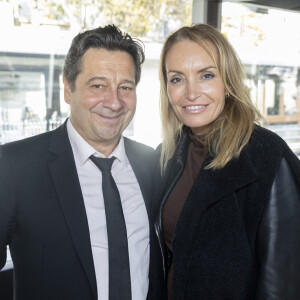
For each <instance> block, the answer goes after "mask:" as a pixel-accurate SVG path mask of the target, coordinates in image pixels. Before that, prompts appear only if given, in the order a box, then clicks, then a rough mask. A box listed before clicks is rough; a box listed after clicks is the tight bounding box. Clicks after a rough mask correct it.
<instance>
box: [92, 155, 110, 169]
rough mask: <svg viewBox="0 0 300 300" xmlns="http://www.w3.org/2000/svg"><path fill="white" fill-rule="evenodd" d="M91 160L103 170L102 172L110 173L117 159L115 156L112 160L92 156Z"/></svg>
mask: <svg viewBox="0 0 300 300" xmlns="http://www.w3.org/2000/svg"><path fill="white" fill-rule="evenodd" d="M90 159H91V161H92V162H93V163H94V164H95V165H96V166H97V167H98V168H99V169H100V170H101V172H103V171H106V172H110V170H111V166H112V164H113V162H114V160H115V157H114V156H113V157H110V158H100V157H95V156H94V155H92V156H91V157H90Z"/></svg>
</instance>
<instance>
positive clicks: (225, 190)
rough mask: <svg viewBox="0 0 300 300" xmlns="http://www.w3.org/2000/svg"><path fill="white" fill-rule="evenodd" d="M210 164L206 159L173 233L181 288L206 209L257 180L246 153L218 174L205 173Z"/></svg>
mask: <svg viewBox="0 0 300 300" xmlns="http://www.w3.org/2000/svg"><path fill="white" fill-rule="evenodd" d="M209 161H210V158H209V157H208V158H207V159H206V160H205V162H204V164H203V168H202V169H201V171H200V172H199V175H198V177H197V179H196V181H195V183H194V185H193V187H192V189H191V191H190V193H189V196H188V198H187V200H186V202H185V204H184V208H183V210H182V213H181V215H180V217H179V220H178V222H177V225H176V229H175V236H174V244H173V246H174V247H178V248H180V249H181V251H180V252H181V253H182V255H181V257H180V258H177V259H176V258H175V259H176V261H177V262H176V264H177V267H178V269H179V268H180V270H181V275H182V276H181V279H180V280H181V283H182V286H186V284H187V280H188V274H189V265H190V263H191V261H192V259H193V253H194V251H195V250H196V247H197V245H198V239H199V236H200V235H201V229H202V226H203V225H204V222H205V212H206V210H207V209H208V207H209V206H210V205H212V204H214V203H216V202H218V201H223V200H222V199H225V198H226V196H227V195H229V194H231V193H234V191H237V190H238V189H239V188H241V187H243V186H245V185H247V184H249V183H251V182H254V181H255V180H256V179H257V177H258V174H257V171H256V169H255V167H254V166H253V164H252V162H251V161H250V159H249V157H248V155H247V151H244V152H242V154H241V156H240V158H239V159H236V160H233V161H231V162H230V163H228V164H227V165H226V166H225V167H224V168H223V169H221V170H211V169H209V170H205V169H204V167H205V166H206V165H208V163H209ZM224 201H226V200H224Z"/></svg>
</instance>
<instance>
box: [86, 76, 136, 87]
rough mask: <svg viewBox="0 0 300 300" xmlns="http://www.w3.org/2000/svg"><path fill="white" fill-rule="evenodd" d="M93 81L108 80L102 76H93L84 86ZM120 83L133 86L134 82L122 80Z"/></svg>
mask: <svg viewBox="0 0 300 300" xmlns="http://www.w3.org/2000/svg"><path fill="white" fill-rule="evenodd" d="M95 80H103V81H108V79H107V78H106V77H104V76H94V77H92V78H90V79H89V80H88V81H87V82H86V83H85V85H86V86H88V85H89V84H90V83H91V82H93V81H95ZM121 83H129V84H133V85H135V82H134V81H132V80H129V79H124V80H123V81H122V82H121Z"/></svg>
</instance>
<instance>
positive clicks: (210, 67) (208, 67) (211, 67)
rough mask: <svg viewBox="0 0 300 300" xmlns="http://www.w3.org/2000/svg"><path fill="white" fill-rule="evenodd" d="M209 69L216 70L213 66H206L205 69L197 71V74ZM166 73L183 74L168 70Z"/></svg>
mask: <svg viewBox="0 0 300 300" xmlns="http://www.w3.org/2000/svg"><path fill="white" fill-rule="evenodd" d="M209 69H217V68H216V67H215V66H207V67H205V68H203V69H200V70H198V71H197V73H201V72H204V71H207V70H209ZM168 73H177V74H183V72H181V71H178V70H169V71H168Z"/></svg>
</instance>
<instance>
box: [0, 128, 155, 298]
mask: <svg viewBox="0 0 300 300" xmlns="http://www.w3.org/2000/svg"><path fill="white" fill-rule="evenodd" d="M124 145H125V150H126V154H127V157H128V159H129V161H130V163H131V165H132V169H133V170H134V173H135V175H136V177H137V180H138V182H139V185H140V188H141V192H142V194H143V197H144V200H145V204H146V208H147V211H148V212H149V205H150V197H151V195H152V185H151V181H152V176H151V175H152V173H150V170H151V168H152V165H153V152H154V151H153V149H151V148H150V147H147V146H144V145H142V144H139V143H137V142H134V141H131V140H129V139H126V138H125V140H124ZM6 245H9V247H10V251H11V256H12V259H13V263H14V289H15V298H14V299H16V300H17V299H22V300H96V299H98V298H97V286H96V276H95V270H94V269H95V267H94V263H93V256H92V249H91V242H90V234H89V227H88V221H87V216H86V212H85V206H84V202H83V196H82V192H81V188H80V184H79V179H78V175H77V170H76V166H75V161H74V157H73V152H72V148H71V145H70V142H69V138H68V134H67V130H66V125H65V124H64V125H63V126H61V127H59V128H58V129H56V130H54V131H52V132H48V133H45V134H41V135H38V136H35V137H32V138H28V139H25V140H22V141H17V142H13V143H10V144H6V145H3V146H1V147H0V269H1V268H2V267H3V265H4V264H5V259H6Z"/></svg>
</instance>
